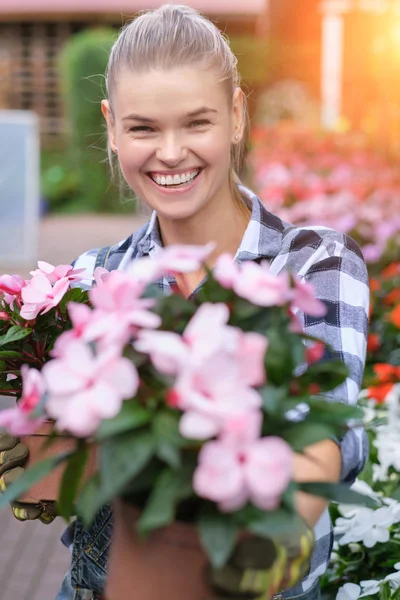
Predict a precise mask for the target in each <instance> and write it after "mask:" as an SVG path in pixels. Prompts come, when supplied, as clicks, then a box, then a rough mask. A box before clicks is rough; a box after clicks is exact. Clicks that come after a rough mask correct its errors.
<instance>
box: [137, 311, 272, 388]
mask: <svg viewBox="0 0 400 600" xmlns="http://www.w3.org/2000/svg"><path fill="white" fill-rule="evenodd" d="M228 319H229V309H228V307H227V306H226V305H225V304H223V303H217V304H211V303H208V302H206V303H204V304H202V305H201V306H200V307H199V308H198V309H197V311H196V313H195V315H194V316H193V317H192V318H191V320H190V321H189V323H188V324H187V326H186V329H185V331H184V332H183V334H182V336H180V335H178V334H176V333H173V332H170V331H142V332H140V333H138V340H137V342H136V343H135V348H136V350H138V351H139V352H144V353H146V354H149V355H150V357H151V360H152V362H153V364H154V366H155V367H156V369H158V370H159V371H160V372H161V373H165V374H167V375H176V374H178V373H180V372H181V371H182V370H183V369H185V368H186V367H188V368H193V367H199V366H201V364H202V363H203V361H205V360H207V359H208V358H209V357H210V356H213V355H214V354H216V353H218V352H223V353H226V354H227V355H230V356H231V357H232V359H233V360H235V361H236V369H237V370H238V371H239V373H240V376H241V378H242V380H243V382H244V383H245V384H246V385H252V386H258V385H262V384H263V383H264V381H265V367H264V358H265V353H266V350H267V339H266V338H265V337H264V336H263V335H260V334H258V333H243V331H242V330H241V329H238V328H235V327H230V326H228V325H227V322H228Z"/></svg>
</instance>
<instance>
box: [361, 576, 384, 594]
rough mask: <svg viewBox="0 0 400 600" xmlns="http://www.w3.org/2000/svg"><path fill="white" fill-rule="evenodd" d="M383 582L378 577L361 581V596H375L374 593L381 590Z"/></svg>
mask: <svg viewBox="0 0 400 600" xmlns="http://www.w3.org/2000/svg"><path fill="white" fill-rule="evenodd" d="M382 583H383V581H378V580H377V579H367V580H365V581H360V585H361V587H362V591H363V593H362V594H361V596H360V598H362V597H363V596H373V595H374V594H378V593H379V592H380V590H381V584H382Z"/></svg>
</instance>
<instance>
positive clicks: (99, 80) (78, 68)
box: [47, 29, 132, 212]
mask: <svg viewBox="0 0 400 600" xmlns="http://www.w3.org/2000/svg"><path fill="white" fill-rule="evenodd" d="M115 37H116V32H115V31H114V30H113V29H90V30H86V31H83V32H81V33H78V34H76V35H75V36H73V37H72V38H71V39H70V40H69V41H68V42H67V44H66V45H65V47H64V49H63V51H62V53H61V56H60V69H61V79H62V92H63V95H64V101H65V108H66V114H67V118H68V120H69V125H70V137H69V140H70V146H71V147H70V151H69V152H68V161H67V164H65V165H64V171H63V172H60V171H56V173H55V172H54V170H51V171H50V173H47V185H48V184H49V181H48V180H49V179H50V180H52V178H53V180H54V177H57V176H58V177H59V178H60V179H61V182H62V185H61V189H62V188H64V186H65V187H68V186H69V185H71V184H73V183H74V178H75V177H76V175H77V176H78V187H79V190H78V196H79V198H80V201H79V206H80V209H81V210H86V211H95V212H117V211H118V212H121V211H123V212H126V211H127V205H126V203H122V202H121V201H120V194H119V190H118V186H116V185H115V184H114V183H112V182H111V179H110V172H109V167H108V157H107V152H106V142H107V137H106V129H105V122H104V119H103V116H102V114H101V108H100V102H101V100H102V99H103V98H104V97H105V90H104V87H105V85H104V72H105V70H106V66H107V61H108V55H109V52H110V49H111V46H112V44H113V42H114V40H115ZM58 183H60V181H59V182H58ZM50 187H51V185H50ZM48 188H49V185H48ZM58 191H60V185H58ZM61 195H62V194H61ZM130 210H132V204H131V205H130Z"/></svg>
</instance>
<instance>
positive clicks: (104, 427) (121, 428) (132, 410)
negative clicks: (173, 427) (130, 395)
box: [95, 400, 150, 441]
mask: <svg viewBox="0 0 400 600" xmlns="http://www.w3.org/2000/svg"><path fill="white" fill-rule="evenodd" d="M149 420H150V413H149V412H148V411H147V410H146V409H145V408H143V406H140V405H139V404H138V403H137V402H135V401H134V400H127V401H126V402H124V403H123V404H122V407H121V410H120V412H119V413H118V414H117V416H116V417H114V418H113V419H107V420H105V421H102V423H101V425H100V427H99V429H98V431H97V433H96V436H95V437H96V440H98V441H102V440H106V439H107V438H111V437H113V436H116V435H118V434H120V433H124V432H126V431H130V430H132V429H138V428H139V427H143V425H146V424H147V423H148V422H149Z"/></svg>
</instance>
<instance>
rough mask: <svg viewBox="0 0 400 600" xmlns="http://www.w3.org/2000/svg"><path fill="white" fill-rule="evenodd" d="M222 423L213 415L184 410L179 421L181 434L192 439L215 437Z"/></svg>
mask: <svg viewBox="0 0 400 600" xmlns="http://www.w3.org/2000/svg"><path fill="white" fill-rule="evenodd" d="M219 428H220V425H219V423H217V422H215V420H213V419H212V418H211V417H207V416H205V415H202V414H200V413H197V412H194V411H187V412H184V413H183V415H182V417H181V420H180V421H179V431H180V434H181V435H182V436H183V437H185V438H188V439H190V440H206V439H208V438H211V437H214V436H215V435H217V433H218V431H219Z"/></svg>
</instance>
